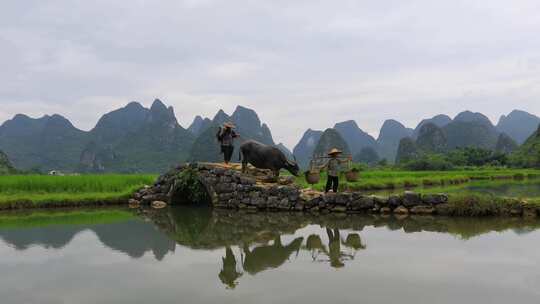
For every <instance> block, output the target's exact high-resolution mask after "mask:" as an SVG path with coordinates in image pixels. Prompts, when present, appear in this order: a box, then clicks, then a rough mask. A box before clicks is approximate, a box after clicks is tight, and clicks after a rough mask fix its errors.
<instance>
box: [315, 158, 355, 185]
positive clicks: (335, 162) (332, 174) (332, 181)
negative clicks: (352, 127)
mask: <svg viewBox="0 0 540 304" xmlns="http://www.w3.org/2000/svg"><path fill="white" fill-rule="evenodd" d="M341 153H343V152H342V151H341V150H339V149H337V148H332V150H330V151H329V152H328V156H330V159H329V160H328V161H327V162H326V164H324V165H323V166H322V167H321V169H322V168H326V169H327V171H328V174H327V175H328V178H327V180H326V188H325V191H324V192H325V193H328V191H330V188H331V189H332V190H333V191H334V193H335V192H337V191H338V187H339V172H340V171H341V164H343V163H346V162H348V161H350V160H352V157H351V156H349V157H348V158H347V159H340V158H339V156H340V155H341Z"/></svg>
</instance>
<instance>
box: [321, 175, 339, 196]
mask: <svg viewBox="0 0 540 304" xmlns="http://www.w3.org/2000/svg"><path fill="white" fill-rule="evenodd" d="M338 186H339V178H338V177H337V176H330V175H328V179H327V180H326V189H325V191H324V192H328V191H330V188H332V190H334V192H337V190H338Z"/></svg>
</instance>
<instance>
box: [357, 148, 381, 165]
mask: <svg viewBox="0 0 540 304" xmlns="http://www.w3.org/2000/svg"><path fill="white" fill-rule="evenodd" d="M354 161H355V162H358V163H363V164H368V165H375V164H376V163H377V162H378V161H379V155H378V154H377V151H375V149H373V148H372V147H364V148H362V149H361V150H360V152H359V153H358V154H356V155H355V156H354Z"/></svg>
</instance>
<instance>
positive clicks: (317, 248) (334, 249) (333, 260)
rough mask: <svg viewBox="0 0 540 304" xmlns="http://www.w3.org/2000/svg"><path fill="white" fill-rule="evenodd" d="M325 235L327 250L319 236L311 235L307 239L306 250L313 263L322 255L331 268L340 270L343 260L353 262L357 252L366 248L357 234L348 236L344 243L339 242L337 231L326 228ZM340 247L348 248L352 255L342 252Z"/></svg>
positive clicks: (343, 264) (339, 237)
mask: <svg viewBox="0 0 540 304" xmlns="http://www.w3.org/2000/svg"><path fill="white" fill-rule="evenodd" d="M326 234H327V235H328V248H326V246H324V245H323V242H322V240H321V238H320V236H318V235H316V234H312V235H310V236H309V237H308V238H307V241H306V249H307V250H310V251H311V257H312V258H313V260H314V261H317V260H318V256H319V253H323V254H324V255H326V256H327V257H328V258H329V262H330V265H331V266H332V267H334V268H341V267H343V266H345V263H344V261H345V260H353V259H354V256H355V255H356V252H357V251H358V250H360V249H365V248H366V247H365V246H364V245H363V244H362V240H361V238H360V235H358V234H357V233H351V234H349V235H348V236H347V238H346V240H345V241H342V240H341V236H340V232H339V229H334V230H333V231H332V230H331V229H329V228H326ZM341 245H344V246H345V247H348V248H350V249H351V250H352V253H345V252H343V251H342V248H341ZM319 261H321V260H319Z"/></svg>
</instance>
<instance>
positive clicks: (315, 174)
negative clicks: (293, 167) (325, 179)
mask: <svg viewBox="0 0 540 304" xmlns="http://www.w3.org/2000/svg"><path fill="white" fill-rule="evenodd" d="M305 176H306V181H307V182H308V184H310V185H314V184H317V183H318V182H319V181H320V180H321V173H320V172H319V171H306V173H305Z"/></svg>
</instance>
